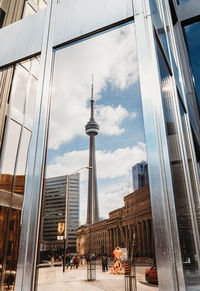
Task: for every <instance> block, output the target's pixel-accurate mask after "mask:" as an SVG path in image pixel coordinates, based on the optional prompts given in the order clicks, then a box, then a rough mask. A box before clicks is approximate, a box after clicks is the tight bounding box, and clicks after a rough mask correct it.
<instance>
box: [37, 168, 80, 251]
mask: <svg viewBox="0 0 200 291" xmlns="http://www.w3.org/2000/svg"><path fill="white" fill-rule="evenodd" d="M66 184H67V175H65V176H59V177H52V178H48V179H46V180H45V197H44V206H43V207H44V209H43V238H42V241H43V243H44V245H45V247H46V249H47V250H61V249H63V240H58V239H57V236H59V235H60V236H63V235H64V231H63V234H58V223H65V209H66V189H67V187H66ZM67 213H68V217H67V221H68V223H67V224H68V226H67V248H68V250H69V251H70V252H75V251H76V230H77V228H78V227H79V174H78V173H77V174H74V175H71V176H70V177H69V193H68V210H67Z"/></svg>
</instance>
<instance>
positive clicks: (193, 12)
mask: <svg viewBox="0 0 200 291" xmlns="http://www.w3.org/2000/svg"><path fill="white" fill-rule="evenodd" d="M199 4H200V3H199V0H191V1H189V2H186V3H184V4H182V5H179V6H177V8H176V10H177V14H178V19H179V21H184V20H186V19H189V18H193V17H196V16H199V15H200V5H199Z"/></svg>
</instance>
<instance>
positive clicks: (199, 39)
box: [183, 22, 200, 114]
mask: <svg viewBox="0 0 200 291" xmlns="http://www.w3.org/2000/svg"><path fill="white" fill-rule="evenodd" d="M183 29H184V32H185V38H186V42H187V47H188V53H189V58H190V63H191V69H192V74H193V82H194V87H195V91H196V94H197V104H198V110H199V114H200V73H199V67H200V53H199V52H200V22H197V23H193V24H189V25H187V26H184V28H183Z"/></svg>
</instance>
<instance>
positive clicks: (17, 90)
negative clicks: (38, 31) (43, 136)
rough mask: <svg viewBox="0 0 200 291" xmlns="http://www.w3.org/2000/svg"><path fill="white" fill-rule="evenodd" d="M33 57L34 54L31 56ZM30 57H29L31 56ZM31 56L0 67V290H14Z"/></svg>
mask: <svg viewBox="0 0 200 291" xmlns="http://www.w3.org/2000/svg"><path fill="white" fill-rule="evenodd" d="M34 59H35V58H34ZM34 59H33V60H34ZM31 61H32V60H28V61H24V62H22V63H21V64H16V66H15V68H9V69H6V70H2V78H3V80H4V86H3V87H1V95H2V104H4V105H5V104H7V105H6V106H5V110H4V111H2V112H1V116H2V119H1V123H0V126H1V129H2V131H3V133H2V140H1V143H0V146H1V151H0V290H1V291H4V290H8V289H9V290H11V289H12V290H14V284H15V277H16V268H17V257H18V248H19V238H20V219H21V211H22V205H23V198H24V197H23V196H24V187H25V178H26V177H25V173H26V162H27V155H28V149H29V144H30V139H31V132H32V126H33V115H34V107H35V99H36V88H37V78H36V76H34V75H33V71H32V72H30V68H31V66H30V64H31Z"/></svg>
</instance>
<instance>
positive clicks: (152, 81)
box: [0, 0, 200, 291]
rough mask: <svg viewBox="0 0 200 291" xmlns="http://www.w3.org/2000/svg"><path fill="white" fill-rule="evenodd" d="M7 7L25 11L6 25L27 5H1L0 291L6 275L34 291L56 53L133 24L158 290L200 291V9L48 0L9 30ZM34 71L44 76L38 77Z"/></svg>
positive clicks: (178, 3) (188, 2)
mask: <svg viewBox="0 0 200 291" xmlns="http://www.w3.org/2000/svg"><path fill="white" fill-rule="evenodd" d="M26 2H27V5H29V7H28V8H30V7H32V4H33V3H35V4H36V5H37V8H38V7H39V6H38V3H39V2H38V1H37V2H36V1H26ZM3 3H4V4H3ZM7 3H8V4H9V3H10V9H11V7H12V5H11V4H13V3H14V5H15V3H19V6H17V4H16V6H15V7H16V9H13V7H12V9H13V10H12V11H13V12H11V14H13V13H14V14H15V15H17V16H16V17H14V18H13V20H11V21H10V22H9V21H8V23H7V24H9V23H11V22H13V21H15V20H17V19H19V18H21V15H22V7H21V3H22V2H21V1H13V0H12V1H0V7H1V11H0V19H1V21H0V22H1V26H4V27H2V28H1V29H0V43H1V50H0V69H1V72H0V75H1V81H0V90H1V94H0V98H1V105H0V107H1V108H0V110H1V113H0V114H1V118H0V120H1V124H0V136H1V137H0V139H1V152H0V174H1V179H3V178H2V177H7V175H8V176H9V177H12V178H11V180H12V187H11V188H10V190H9V191H7V190H5V188H4V186H5V185H4V183H2V184H1V189H0V191H1V193H3V195H1V196H0V203H1V204H0V206H1V207H2V208H1V211H2V213H3V215H7V216H6V218H5V217H4V219H3V220H2V219H1V223H5V222H7V224H6V227H5V228H4V230H3V231H4V232H5V234H4V236H3V241H4V242H3V243H2V244H1V247H2V248H3V250H1V254H3V256H4V257H3V258H2V259H1V263H0V264H1V270H2V271H1V272H0V276H1V287H0V290H1V291H2V290H3V289H5V288H6V287H5V286H6V285H5V282H6V281H5V280H6V276H7V274H10V275H12V276H13V278H14V282H13V284H14V286H15V290H22V291H29V290H34V288H35V278H36V273H37V272H36V270H37V268H36V265H37V260H36V257H37V250H38V236H39V221H40V213H41V201H42V188H43V179H44V168H45V167H44V165H45V157H46V147H47V136H48V125H49V106H50V104H51V102H50V101H51V96H52V94H51V90H52V71H53V70H52V68H53V66H54V60H55V57H54V56H55V52H56V49H57V48H58V47H59V49H65V47H66V44H70V45H74V43H75V42H76V41H79V40H85V41H87V40H88V37H91V36H95V35H96V34H97V33H103V32H104V33H107V30H108V29H111V28H112V29H113V28H115V27H118V26H119V25H122V24H123V25H125V24H128V23H130V22H131V21H132V24H133V25H134V28H135V29H134V32H133V33H134V37H135V43H136V44H137V60H138V64H139V66H138V76H139V79H140V92H141V98H142V109H143V116H144V131H145V140H146V149H147V157H148V160H147V163H148V172H149V185H150V197H151V205H152V221H153V230H154V242H155V251H156V259H157V267H158V278H159V288H160V290H165V291H172V290H173V291H174V290H199V288H200V267H199V266H200V252H199V250H200V234H199V229H200V227H199V226H200V206H199V205H200V199H199V197H200V195H199V188H200V186H199V185H200V183H199V161H200V155H199V148H200V146H199V145H200V118H199V104H200V99H199V98H200V97H199V96H200V92H199V65H198V64H199V48H200V41H199V39H200V38H199V23H200V22H199V17H200V4H199V1H197V0H169V1H167V0H146V1H138V0H117V1H116V0H85V1H84V2H83V1H82V0H77V1H68V0H63V1H53V0H49V1H48V5H47V6H46V5H45V7H46V9H44V10H43V11H40V12H39V13H34V15H29V16H28V17H25V18H24V19H23V20H19V21H16V22H14V23H12V24H9V25H6V23H5V22H4V20H5V19H6V15H5V13H6V12H7V13H8V10H9V7H7V8H8V10H6V9H7V8H5V6H2V5H6V4H7ZM31 3H32V4H31ZM83 3H84V4H83ZM30 4H31V5H30ZM44 4H45V2H44ZM17 7H18V8H17ZM18 9H19V11H18ZM33 10H34V9H33ZM10 11H11V10H10ZM34 11H35V12H36V11H37V9H36V10H34ZM18 12H19V13H18ZM32 12H33V11H32ZM30 14H32V13H30ZM7 15H8V14H7ZM11 18H12V17H11ZM2 23H3V24H2ZM111 53H112V52H111ZM39 58H40V62H39ZM24 61H25V62H24ZM39 63H40V64H39ZM33 64H36V67H39V70H40V74H39V75H37V74H36V70H35V68H34V66H33ZM14 68H15V73H14V75H13V73H12V71H13V69H14ZM121 73H123V72H121ZM6 75H7V76H8V77H4V76H6ZM36 75H37V76H36ZM2 76H3V79H2ZM37 80H38V81H37ZM32 86H33V88H35V90H34V89H31V88H32ZM36 91H37V93H36ZM30 92H31V94H30ZM33 92H34V93H33ZM133 95H134V93H133V94H132V96H133ZM125 97H126V96H125ZM125 99H126V98H125ZM125 99H124V100H125ZM25 101H26V102H25ZM6 116H7V118H5V117H6ZM33 119H34V122H33ZM133 134H134V132H133ZM130 146H131V145H130ZM122 162H123V161H122ZM3 175H6V176H3ZM17 176H24V177H25V179H24V195H22V196H23V199H21V200H23V201H22V202H23V211H21V210H22V206H21V208H20V209H19V210H20V213H21V217H20V220H17V221H18V223H20V222H21V224H20V227H18V228H15V225H12V223H11V227H10V219H11V217H12V215H11V214H12V212H13V209H16V208H14V207H15V205H16V199H15V198H16V197H18V196H17V193H16V192H14V187H13V185H14V184H13V183H14V181H15V178H16V177H17ZM8 180H10V178H9V179H8ZM6 195H7V196H6ZM5 196H6V198H5ZM2 197H3V198H2ZM6 213H7V214H6ZM19 221H20V222H19ZM12 229H18V230H19V229H20V232H18V233H15V240H14V241H15V242H16V240H18V241H19V244H18V245H19V247H18V248H13V247H10V246H9V243H8V240H9V239H8V238H10V237H11V235H12V234H13V230H12ZM8 249H9V254H8V252H7V250H8ZM16 249H18V250H17V257H18V263H17V266H16V264H15V266H14V265H12V264H10V263H9V261H10V260H11V257H12V256H13V258H14V257H15V254H14V253H12V252H14V250H16ZM10 251H11V253H10ZM13 261H14V260H13ZM163 266H164V267H163ZM14 286H13V288H14Z"/></svg>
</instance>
